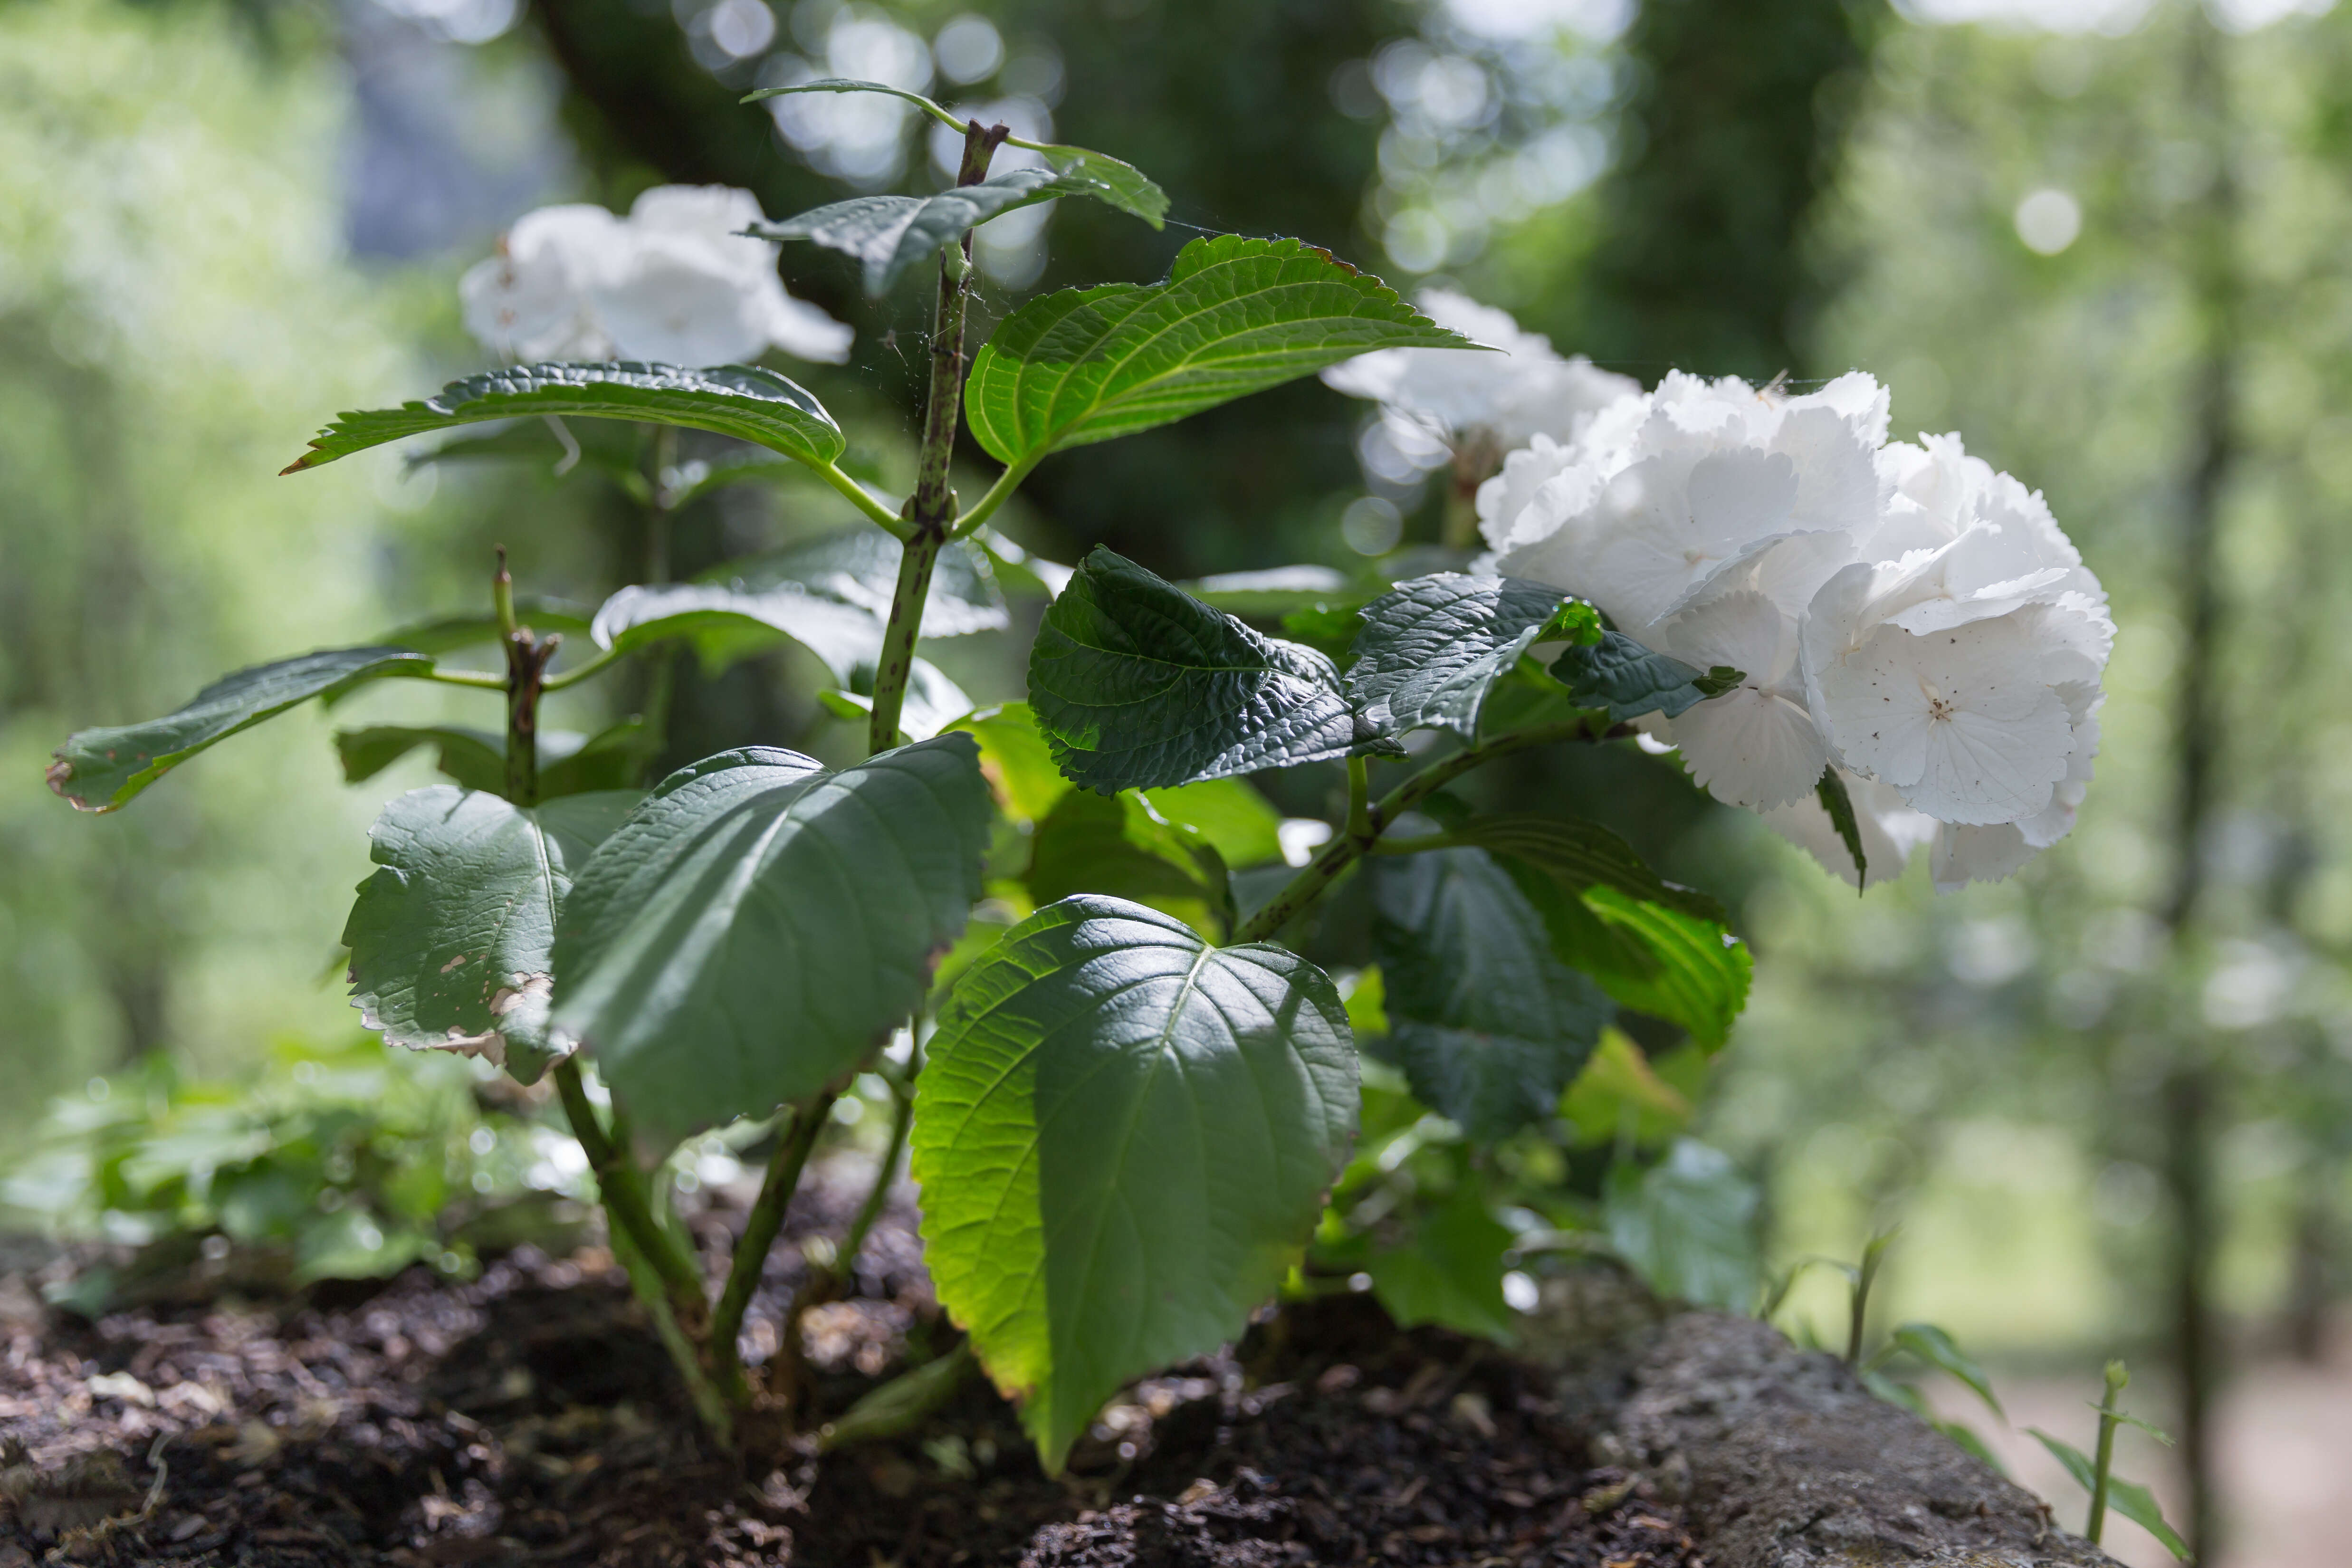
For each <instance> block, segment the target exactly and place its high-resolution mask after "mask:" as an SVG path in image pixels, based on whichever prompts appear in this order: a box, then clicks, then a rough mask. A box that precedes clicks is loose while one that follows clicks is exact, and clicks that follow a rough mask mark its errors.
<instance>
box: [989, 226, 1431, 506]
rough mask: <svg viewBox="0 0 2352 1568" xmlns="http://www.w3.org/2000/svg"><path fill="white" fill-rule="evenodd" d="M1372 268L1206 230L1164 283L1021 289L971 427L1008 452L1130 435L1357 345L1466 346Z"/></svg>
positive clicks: (1039, 452) (1011, 458)
mask: <svg viewBox="0 0 2352 1568" xmlns="http://www.w3.org/2000/svg"><path fill="white" fill-rule="evenodd" d="M1475 346H1476V345H1475V344H1473V343H1472V342H1470V341H1469V340H1468V339H1467V338H1464V337H1462V336H1460V335H1459V334H1457V333H1454V332H1450V331H1445V330H1444V328H1442V327H1440V326H1438V325H1436V324H1435V323H1434V322H1433V321H1430V320H1428V318H1426V317H1424V316H1423V315H1421V314H1419V313H1418V312H1416V311H1415V310H1412V307H1410V306H1408V305H1406V304H1405V303H1404V302H1403V301H1402V300H1399V299H1398V298H1397V295H1396V291H1395V290H1394V289H1390V288H1389V287H1388V286H1387V285H1386V284H1384V283H1382V282H1381V280H1380V279H1377V278H1372V277H1370V276H1368V275H1366V274H1364V273H1361V272H1359V271H1357V270H1356V269H1355V268H1352V267H1350V266H1349V265H1348V264H1347V263H1346V262H1343V261H1339V260H1336V259H1334V258H1333V257H1332V256H1331V253H1330V252H1328V251H1327V250H1318V249H1317V248H1316V247H1313V246H1309V245H1305V244H1302V243H1300V242H1299V241H1297V240H1295V239H1251V238H1247V237H1244V236H1241V235H1218V236H1215V237H1204V238H1201V239H1195V240H1193V241H1192V243H1191V244H1189V245H1187V246H1185V247H1184V248H1183V249H1182V250H1181V251H1179V252H1178V253H1177V256H1176V261H1175V265H1174V266H1173V267H1172V268H1171V270H1170V272H1169V275H1168V280H1167V281H1166V282H1164V283H1150V284H1136V283H1108V284H1103V285H1101V286H1099V287H1097V288H1093V289H1065V290H1063V291H1062V292H1060V293H1057V294H1048V295H1046V296H1045V298H1043V299H1040V300H1032V301H1030V302H1029V303H1028V304H1026V305H1024V306H1023V307H1022V308H1021V309H1020V310H1016V311H1014V312H1013V315H1012V317H1011V318H1010V319H1009V320H1007V321H1005V322H1004V323H1003V325H1002V326H1000V327H998V328H997V329H996V332H995V335H994V336H993V337H992V338H991V339H990V340H989V341H988V342H987V344H986V345H985V346H983V347H982V349H981V351H980V353H978V354H977V355H975V356H974V357H973V360H972V368H971V379H970V380H969V381H967V382H966V383H965V385H964V417H965V420H966V422H967V423H968V424H969V425H970V426H971V434H972V438H973V439H974V440H976V441H978V442H979V443H980V444H981V446H982V447H983V448H985V449H986V450H987V452H988V454H989V456H991V457H992V458H996V459H997V460H998V461H999V462H1002V463H1005V464H1008V465H1020V464H1026V463H1031V462H1034V461H1035V460H1036V459H1037V458H1041V457H1043V456H1045V454H1046V453H1048V452H1053V451H1058V450H1061V449H1063V448H1066V447H1079V446H1084V445H1086V444H1087V442H1090V441H1107V440H1109V439H1110V438H1111V437H1115V436H1131V435H1133V434H1135V433H1136V432H1137V431H1139V430H1149V429H1151V428H1152V427H1154V426H1160V425H1165V424H1168V423H1170V422H1171V421H1172V420H1177V419H1181V418H1184V417H1185V416H1188V415H1193V414H1198V413H1200V412H1201V411H1202V409H1205V408H1213V407H1215V406H1216V405H1218V404H1221V403H1228V402H1231V401H1232V400H1233V399H1234V398H1236V397H1245V396H1247V395H1249V394H1251V393H1253V392H1263V391H1264V390H1265V389H1266V388H1267V387H1270V386H1277V385H1279V384H1282V383H1284V382H1286V381H1291V380H1295V379H1297V377H1299V376H1302V375H1311V374H1314V373H1315V372H1317V371H1318V370H1321V369H1322V368H1323V367H1324V366H1326V365H1329V364H1336V363H1339V361H1341V360H1343V359H1349V358H1351V357H1352V356H1354V355H1356V354H1360V353H1365V352H1366V351H1368V350H1370V349H1381V348H1412V347H1420V348H1473V347H1475Z"/></svg>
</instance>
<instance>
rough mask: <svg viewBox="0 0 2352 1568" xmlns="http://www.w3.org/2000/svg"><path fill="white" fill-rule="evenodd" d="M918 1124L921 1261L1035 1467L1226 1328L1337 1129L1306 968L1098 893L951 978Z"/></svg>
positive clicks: (1328, 1028)
mask: <svg viewBox="0 0 2352 1568" xmlns="http://www.w3.org/2000/svg"><path fill="white" fill-rule="evenodd" d="M929 1048H930V1059H929V1065H928V1066H927V1067H926V1068H924V1069H923V1093H922V1102H921V1108H920V1110H919V1113H918V1115H917V1117H916V1120H915V1134H914V1174H915V1179H916V1180H917V1181H918V1182H919V1183H920V1184H921V1185H922V1190H923V1232H924V1245H925V1261H926V1262H927V1263H928V1264H929V1267H930V1270H931V1277H932V1279H934V1280H935V1281H936V1282H937V1286H938V1289H939V1294H940V1302H941V1303H942V1304H943V1305H945V1306H946V1308H947V1309H948V1311H949V1314H950V1316H951V1317H952V1318H953V1319H954V1321H956V1322H957V1323H959V1324H961V1326H962V1327H963V1328H964V1329H965V1330H966V1331H968V1332H969V1333H970V1334H971V1342H972V1344H973V1346H974V1348H975V1349H977V1350H978V1352H980V1356H981V1360H982V1363H983V1364H984V1365H985V1366H986V1367H987V1369H988V1373H989V1375H990V1377H991V1378H992V1379H993V1380H994V1381H995V1384H996V1385H997V1387H998V1388H999V1389H1000V1390H1002V1391H1003V1393H1004V1394H1006V1395H1008V1396H1009V1397H1012V1398H1015V1399H1018V1400H1019V1401H1021V1404H1022V1412H1021V1416H1022V1422H1023V1424H1024V1426H1026V1427H1027V1428H1028V1430H1029V1434H1030V1436H1031V1437H1032V1438H1033V1439H1034V1441H1035V1443H1036V1445H1037V1448H1038V1452H1039V1454H1040V1456H1041V1457H1042V1458H1044V1460H1045V1467H1046V1468H1047V1469H1049V1470H1058V1469H1059V1468H1061V1464H1062V1460H1063V1458H1064V1457H1065V1456H1066V1454H1067V1453H1068V1451H1069V1446H1070V1443H1071V1441H1072V1440H1073V1439H1074V1438H1076V1436H1077V1435H1078V1434H1079V1433H1081V1432H1083V1431H1085V1430H1086V1427H1087V1423H1088V1422H1089V1421H1091V1420H1093V1419H1094V1417H1095V1415H1096V1413H1097V1411H1098V1410H1099V1409H1100V1408H1101V1406H1102V1403H1103V1401H1104V1400H1106V1399H1108V1397H1109V1396H1110V1395H1111V1394H1114V1393H1116V1392H1117V1391H1118V1388H1119V1386H1120V1385H1121V1384H1124V1383H1125V1382H1127V1381H1128V1380H1129V1379H1130V1378H1132V1377H1136V1376H1139V1375H1140V1374H1141V1373H1146V1372H1150V1371H1152V1370H1154V1369H1156V1368H1159V1367H1163V1366H1166V1365H1168V1364H1169V1363H1172V1362H1179V1361H1182V1360H1184V1359H1185V1358H1187V1357H1190V1356H1195V1355H1200V1354H1202V1353H1204V1352H1208V1351H1211V1350H1213V1349H1214V1348H1216V1347H1217V1346H1218V1345H1220V1344H1223V1343H1225V1342H1228V1341H1230V1340H1232V1339H1234V1337H1235V1336H1237V1335H1238V1334H1239V1333H1240V1332H1241V1331H1242V1330H1243V1328H1244V1326H1245V1325H1246V1324H1247V1322H1248V1321H1249V1314H1250V1313H1251V1311H1252V1310H1255V1308H1256V1307H1257V1306H1258V1305H1259V1304H1260V1303H1262V1302H1263V1301H1265V1299H1266V1298H1267V1297H1269V1296H1271V1295H1272V1294H1273V1293H1274V1291H1275V1290H1276V1289H1277V1288H1278V1287H1279V1286H1280V1285H1281V1283H1282V1280H1283V1279H1284V1277H1285V1275H1286V1273H1287V1272H1288V1271H1289V1269H1290V1268H1292V1266H1293V1265H1294V1263H1295V1261H1296V1260H1297V1258H1298V1256H1299V1254H1300V1252H1301V1250H1302V1248H1303V1247H1304V1246H1305V1243H1306V1241H1307V1237H1308V1235H1309V1233H1310V1232H1312V1230H1313V1229H1314V1226H1315V1220H1316V1216H1317V1215H1318V1213H1319V1212H1320V1210H1321V1208H1322V1204H1323V1194H1324V1192H1325V1190H1326V1189H1327V1188H1328V1186H1329V1185H1330V1184H1331V1181H1332V1179H1333V1178H1334V1177H1335V1176H1336V1175H1337V1174H1338V1173H1339V1169H1340V1166H1341V1164H1342V1163H1343V1162H1344V1161H1345V1160H1346V1158H1347V1152H1348V1146H1349V1142H1350V1141H1351V1140H1352V1139H1353V1137H1354V1135H1355V1130H1356V1109H1357V1084H1356V1058H1355V1051H1354V1048H1353V1047H1352V1046H1351V1044H1350V1043H1349V1034H1348V1025H1347V1018H1346V1015H1345V1014H1344V1013H1343V1012H1342V1010H1341V1008H1340V1005H1339V994H1337V993H1336V992H1335V991H1334V990H1333V989H1332V986H1331V983H1330V981H1329V980H1328V979H1327V978H1326V977H1325V976H1324V974H1323V973H1322V972H1321V971H1319V970H1318V969H1317V968H1316V967H1315V966H1314V965H1312V964H1310V963H1307V962H1306V961H1305V960H1304V959H1301V958H1298V957H1297V956H1295V955H1294V954H1292V953H1289V952H1284V951H1283V950H1282V949H1280V948H1277V947H1270V946H1264V945H1255V944H1254V945H1250V946H1245V947H1232V948H1213V947H1210V946H1208V945H1207V944H1205V943H1204V942H1202V940H1201V939H1200V938H1199V937H1198V936H1197V935H1195V934H1194V933H1193V932H1192V931H1191V930H1190V929H1189V928H1187V927H1186V926H1185V925H1183V924H1182V923H1181V921H1175V920H1172V919H1171V918H1170V917H1168V916H1166V915H1163V914H1160V913H1158V912H1157V911H1155V910H1147V909H1144V908H1142V907H1141V906H1140V905H1137V904H1130V903H1124V902H1121V901H1120V900H1116V899H1102V898H1076V899H1067V900H1063V901H1062V902H1061V903H1058V904H1055V905H1053V906H1051V907H1049V908H1047V909H1044V910H1038V911H1037V912H1036V913H1035V914H1034V915H1032V916H1030V917H1029V918H1028V919H1027V920H1025V921H1022V922H1021V924H1020V925H1019V926H1017V927H1015V928H1014V929H1013V931H1011V932H1010V933H1008V934H1007V935H1006V936H1005V938H1004V940H1003V942H999V943H998V944H997V945H996V947H995V948H994V949H992V951H991V952H989V953H988V955H987V956H986V957H984V958H982V960H981V961H980V962H979V963H976V964H974V965H973V966H972V968H971V971H970V972H969V973H966V974H965V975H964V977H963V979H962V980H961V982H960V983H959V984H957V986H956V989H955V994H954V997H953V999H952V1000H951V1001H950V1003H949V1005H948V1007H947V1009H946V1011H945V1012H944V1013H943V1014H942V1015H941V1016H940V1026H939V1032H938V1033H937V1034H936V1035H934V1036H933V1037H932V1038H931V1042H930V1047H929Z"/></svg>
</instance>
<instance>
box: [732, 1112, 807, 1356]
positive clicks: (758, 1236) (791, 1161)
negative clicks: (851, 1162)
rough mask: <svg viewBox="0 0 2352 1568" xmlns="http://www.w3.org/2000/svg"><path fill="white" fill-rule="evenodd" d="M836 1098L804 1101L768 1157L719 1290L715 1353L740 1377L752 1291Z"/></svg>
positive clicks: (756, 1286)
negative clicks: (740, 1346) (741, 1337)
mask: <svg viewBox="0 0 2352 1568" xmlns="http://www.w3.org/2000/svg"><path fill="white" fill-rule="evenodd" d="M835 1098H836V1097H835V1096H834V1095H830V1094H820V1095H818V1096H817V1097H816V1098H815V1099H814V1100H810V1101H809V1102H808V1103H807V1104H806V1105H803V1106H802V1107H801V1108H800V1110H799V1111H798V1112H797V1113H796V1114H795V1115H794V1116H793V1123H792V1127H791V1128H790V1130H789V1131H786V1133H785V1134H784V1136H783V1137H782V1138H779V1139H778V1140H777V1141H776V1152H775V1153H774V1154H773V1155H772V1156H771V1157H770V1158H769V1161H768V1173H767V1174H766V1175H765V1176H764V1177H763V1178H761V1182H760V1195H759V1196H758V1197H757V1198H756V1199H754V1200H753V1201H752V1204H751V1213H750V1214H749V1215H746V1216H744V1220H743V1235H742V1237H740V1239H739V1240H738V1241H737V1242H736V1244H735V1256H734V1258H733V1259H732V1260H731V1261H730V1263H729V1264H728V1267H727V1288H726V1289H724V1290H723V1291H721V1292H720V1293H719V1307H718V1310H716V1311H714V1312H713V1313H712V1314H711V1317H710V1354H711V1359H712V1360H713V1361H714V1362H716V1363H718V1364H719V1365H721V1366H723V1367H726V1368H728V1369H729V1370H730V1372H731V1373H734V1375H735V1376H737V1377H739V1378H740V1376H741V1366H742V1362H741V1356H740V1352H739V1351H738V1350H737V1348H736V1343H735V1341H736V1336H737V1335H738V1334H739V1333H740V1331H742V1327H743V1311H744V1309H745V1308H747V1307H749V1306H750V1305H751V1297H752V1294H753V1292H755V1291H757V1290H758V1289H759V1288H760V1275H761V1270H762V1269H764V1268H766V1267H767V1262H768V1249H769V1248H770V1247H773V1246H775V1244H776V1233H777V1232H778V1231H780V1230H782V1228H783V1226H784V1210H785V1208H786V1207H787V1206H788V1205H790V1204H791V1203H792V1199H793V1189H794V1188H796V1187H798V1186H799V1185H800V1184H801V1172H802V1171H803V1169H805V1168H806V1166H807V1165H808V1158H809V1151H810V1150H812V1149H814V1148H815V1147H816V1135H817V1134H818V1133H819V1132H821V1131H824V1123H825V1119H826V1117H828V1116H829V1115H830V1114H831V1113H832V1111H833V1102H834V1100H835ZM784 1326H785V1328H786V1329H787V1330H789V1329H791V1327H792V1324H791V1323H790V1322H787V1323H786V1324H785V1325H784Z"/></svg>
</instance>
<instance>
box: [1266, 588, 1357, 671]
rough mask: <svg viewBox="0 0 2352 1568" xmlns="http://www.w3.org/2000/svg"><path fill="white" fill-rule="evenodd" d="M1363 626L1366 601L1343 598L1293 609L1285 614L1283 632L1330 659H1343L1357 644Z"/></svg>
mask: <svg viewBox="0 0 2352 1568" xmlns="http://www.w3.org/2000/svg"><path fill="white" fill-rule="evenodd" d="M1363 629H1364V605H1363V603H1362V602H1360V601H1359V602H1356V603H1349V601H1347V600H1344V599H1341V600H1338V601H1335V602H1332V603H1328V604H1318V605H1310V606H1308V607H1307V608H1306V609H1303V610H1292V611H1291V612H1290V613H1289V614H1287V615H1286V616H1283V617H1282V635H1283V636H1285V637H1288V638H1289V639H1290V640H1291V641H1293V642H1296V643H1304V644H1306V645H1307V647H1311V648H1313V649H1314V650H1315V651H1316V652H1317V653H1319V654H1321V655H1322V656H1323V657H1324V658H1328V659H1329V660H1330V661H1331V662H1332V663H1333V664H1339V663H1341V662H1343V661H1344V660H1345V659H1346V658H1347V657H1348V655H1349V650H1351V649H1352V648H1354V647H1355V646H1356V634H1357V633H1358V632H1360V631H1362V630H1363Z"/></svg>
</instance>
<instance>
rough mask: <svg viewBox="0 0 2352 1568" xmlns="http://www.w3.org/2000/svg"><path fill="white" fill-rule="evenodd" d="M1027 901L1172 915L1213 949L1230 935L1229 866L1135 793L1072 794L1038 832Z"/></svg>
mask: <svg viewBox="0 0 2352 1568" xmlns="http://www.w3.org/2000/svg"><path fill="white" fill-rule="evenodd" d="M1028 883H1029V897H1030V900H1031V901H1032V902H1034V903H1036V904H1039V905H1044V904H1050V903H1053V902H1054V901H1055V900H1059V899H1064V898H1067V897H1068V896H1070V895H1071V894H1073V893H1104V894H1108V895H1109V896H1110V897H1112V898H1118V899H1129V900H1133V901H1134V902H1136V903H1139V904H1149V905H1150V906H1151V907H1152V908H1153V909H1155V910H1160V912H1161V913H1162V914H1168V915H1173V916H1175V917H1176V918H1177V919H1178V920H1180V921H1183V922H1184V923H1185V924H1186V925H1188V926H1191V927H1192V929H1193V930H1194V931H1199V932H1200V933H1201V934H1202V936H1204V937H1206V938H1208V939H1209V940H1210V941H1211V942H1216V941H1219V940H1221V939H1222V938H1223V937H1224V936H1225V935H1226V934H1227V933H1228V932H1230V931H1232V930H1233V924H1234V894H1233V888H1232V886H1231V884H1230V883H1229V882H1228V881H1227V879H1226V875H1225V862H1224V859H1223V857H1222V856H1220V855H1219V854H1218V853H1217V851H1216V850H1215V849H1214V848H1213V847H1211V846H1210V844H1209V842H1208V840H1207V839H1206V838H1204V837H1202V836H1201V835H1200V834H1199V833H1197V832H1195V831H1193V830H1192V828H1189V827H1185V826H1181V825H1179V824H1177V823H1174V822H1171V821H1170V820H1168V818H1167V817H1165V816H1161V815H1160V812H1159V811H1158V810H1157V809H1156V808H1155V807H1154V806H1153V805H1151V803H1150V802H1149V801H1147V800H1146V799H1144V798H1143V796H1142V795H1139V794H1137V793H1136V792H1135V791H1133V790H1131V789H1130V790H1121V791H1119V792H1118V794H1117V795H1096V794H1094V793H1093V792H1091V791H1089V790H1072V791H1070V792H1069V793H1068V794H1067V795H1064V796H1062V799H1061V802H1060V804H1058V805H1055V807H1054V809H1053V810H1052V811H1050V812H1048V813H1047V814H1046V815H1045V818H1044V819H1043V820H1041V821H1040V822H1039V823H1038V824H1037V831H1036V834H1035V836H1034V838H1033V839H1032V841H1031V851H1030V862H1029V877H1028Z"/></svg>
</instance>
